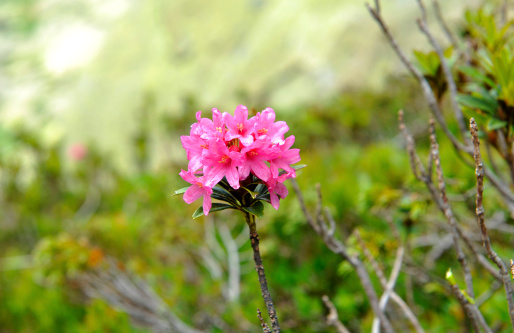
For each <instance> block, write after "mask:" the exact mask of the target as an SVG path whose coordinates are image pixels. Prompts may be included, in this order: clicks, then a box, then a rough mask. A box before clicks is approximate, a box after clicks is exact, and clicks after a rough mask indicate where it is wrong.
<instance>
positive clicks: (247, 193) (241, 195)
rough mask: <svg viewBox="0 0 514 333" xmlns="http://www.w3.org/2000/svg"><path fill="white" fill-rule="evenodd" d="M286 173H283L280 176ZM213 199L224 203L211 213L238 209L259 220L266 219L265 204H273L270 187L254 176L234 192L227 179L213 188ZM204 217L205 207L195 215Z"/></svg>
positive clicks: (298, 167)
mask: <svg viewBox="0 0 514 333" xmlns="http://www.w3.org/2000/svg"><path fill="white" fill-rule="evenodd" d="M305 167H306V165H305V164H300V165H296V166H292V168H293V169H295V170H299V169H302V168H305ZM284 173H285V171H281V173H280V175H282V174H284ZM188 188H189V186H187V187H183V188H181V189H179V190H176V191H175V193H174V194H173V195H179V194H183V193H185V192H186V191H187V189H188ZM211 198H213V199H216V200H219V201H222V203H221V202H220V203H218V202H214V203H213V204H212V208H211V210H210V212H218V211H221V210H225V209H236V210H239V211H241V212H243V213H249V214H252V215H255V216H257V217H258V218H259V219H262V218H263V217H264V204H263V202H267V203H271V201H270V194H269V191H268V187H267V186H266V184H264V183H263V181H262V180H261V179H259V178H257V177H256V176H254V175H251V177H249V178H248V180H247V181H246V183H242V184H241V187H240V188H239V189H237V190H234V189H233V188H232V187H231V186H230V184H229V183H228V181H227V178H226V177H223V179H222V180H221V181H220V182H219V183H218V184H217V185H216V186H214V187H213V188H212V194H211ZM202 215H204V212H203V206H200V207H198V209H197V210H196V211H195V212H194V213H193V218H194V219H196V218H198V217H200V216H202Z"/></svg>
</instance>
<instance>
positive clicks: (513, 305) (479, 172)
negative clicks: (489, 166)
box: [469, 118, 514, 328]
mask: <svg viewBox="0 0 514 333" xmlns="http://www.w3.org/2000/svg"><path fill="white" fill-rule="evenodd" d="M469 129H470V132H471V137H472V138H473V145H474V148H475V154H474V157H475V165H476V169H475V173H476V176H477V198H476V215H477V220H478V225H479V226H480V232H481V233H482V241H483V244H484V248H485V250H486V252H487V255H488V256H489V259H490V260H491V261H492V262H493V263H495V264H496V266H498V268H499V269H500V275H501V276H502V279H503V286H504V288H505V294H506V297H507V303H508V305H509V316H510V321H511V325H512V327H513V328H514V300H513V299H512V296H513V290H512V284H511V280H510V275H509V271H508V270H507V266H506V265H505V263H504V262H503V260H501V259H500V257H498V254H496V252H495V251H494V250H493V247H492V245H491V240H490V239H489V234H488V233H487V227H486V225H485V217H484V215H485V210H484V206H483V203H482V195H483V191H484V170H483V163H482V157H481V154H480V140H479V138H478V128H477V124H476V122H475V119H473V118H471V120H470V125H469Z"/></svg>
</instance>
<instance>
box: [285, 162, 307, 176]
mask: <svg viewBox="0 0 514 333" xmlns="http://www.w3.org/2000/svg"><path fill="white" fill-rule="evenodd" d="M305 167H307V164H298V165H292V166H291V168H293V169H295V170H300V169H303V168H305ZM286 173H287V171H285V170H282V171H280V173H279V176H282V175H284V174H286Z"/></svg>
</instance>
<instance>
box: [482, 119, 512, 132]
mask: <svg viewBox="0 0 514 333" xmlns="http://www.w3.org/2000/svg"><path fill="white" fill-rule="evenodd" d="M507 124H508V123H507V122H506V121H503V120H500V119H496V118H490V119H489V122H488V123H487V130H488V131H494V130H497V129H500V128H503V127H505V126H507Z"/></svg>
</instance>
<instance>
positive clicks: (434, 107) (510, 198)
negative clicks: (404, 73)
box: [366, 0, 514, 213]
mask: <svg viewBox="0 0 514 333" xmlns="http://www.w3.org/2000/svg"><path fill="white" fill-rule="evenodd" d="M378 5H379V0H376V1H375V6H376V8H372V7H371V6H370V5H369V4H366V7H367V9H368V10H369V12H370V14H371V16H372V17H373V18H374V19H375V21H376V22H377V23H378V25H379V26H380V28H381V29H382V32H383V33H384V35H385V36H386V38H387V40H388V42H389V44H390V45H391V47H392V48H393V50H394V52H395V53H396V55H397V56H398V58H399V59H400V61H401V62H402V63H403V65H404V66H405V67H406V68H407V70H408V71H409V72H410V73H411V74H412V75H413V76H414V77H415V78H416V80H417V81H418V82H419V84H420V86H421V90H422V92H423V95H424V97H425V99H426V101H427V103H428V105H429V107H430V111H431V112H432V115H433V116H434V117H435V119H436V120H437V122H438V123H439V125H440V126H441V128H442V130H443V132H444V134H445V135H446V136H447V137H448V139H450V141H451V143H452V145H453V147H454V148H455V149H456V150H457V151H463V152H466V153H468V154H470V155H471V154H473V147H471V146H470V145H468V144H463V143H462V142H461V141H459V140H458V139H457V138H456V137H455V135H453V133H452V132H451V131H450V129H449V128H448V125H447V123H446V120H445V119H444V116H443V114H442V111H441V109H440V106H439V104H438V103H437V99H436V97H435V95H434V92H433V91H432V88H431V87H430V84H429V83H428V81H427V80H426V79H425V77H424V76H423V74H422V73H421V72H420V71H419V70H418V69H417V68H416V67H414V65H413V64H412V63H411V62H410V61H409V60H408V58H407V56H406V55H405V53H404V52H403V50H402V49H401V48H400V46H399V45H398V42H397V41H396V39H395V38H394V37H393V35H392V34H391V32H390V31H389V28H388V27H387V25H386V23H385V21H384V19H383V18H382V16H381V13H380V11H379V10H377V8H378ZM484 173H485V175H486V176H487V177H488V178H489V180H490V181H491V183H492V184H493V185H494V187H495V188H496V189H497V190H498V191H499V192H500V193H501V194H502V196H503V198H504V199H505V200H506V201H507V204H508V206H509V209H510V210H511V212H513V213H514V194H513V193H512V192H511V191H510V189H509V188H508V187H507V186H505V184H504V183H503V182H502V181H501V180H500V179H498V177H497V176H496V175H495V174H494V173H493V172H491V171H490V170H489V169H488V168H485V167H484Z"/></svg>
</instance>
